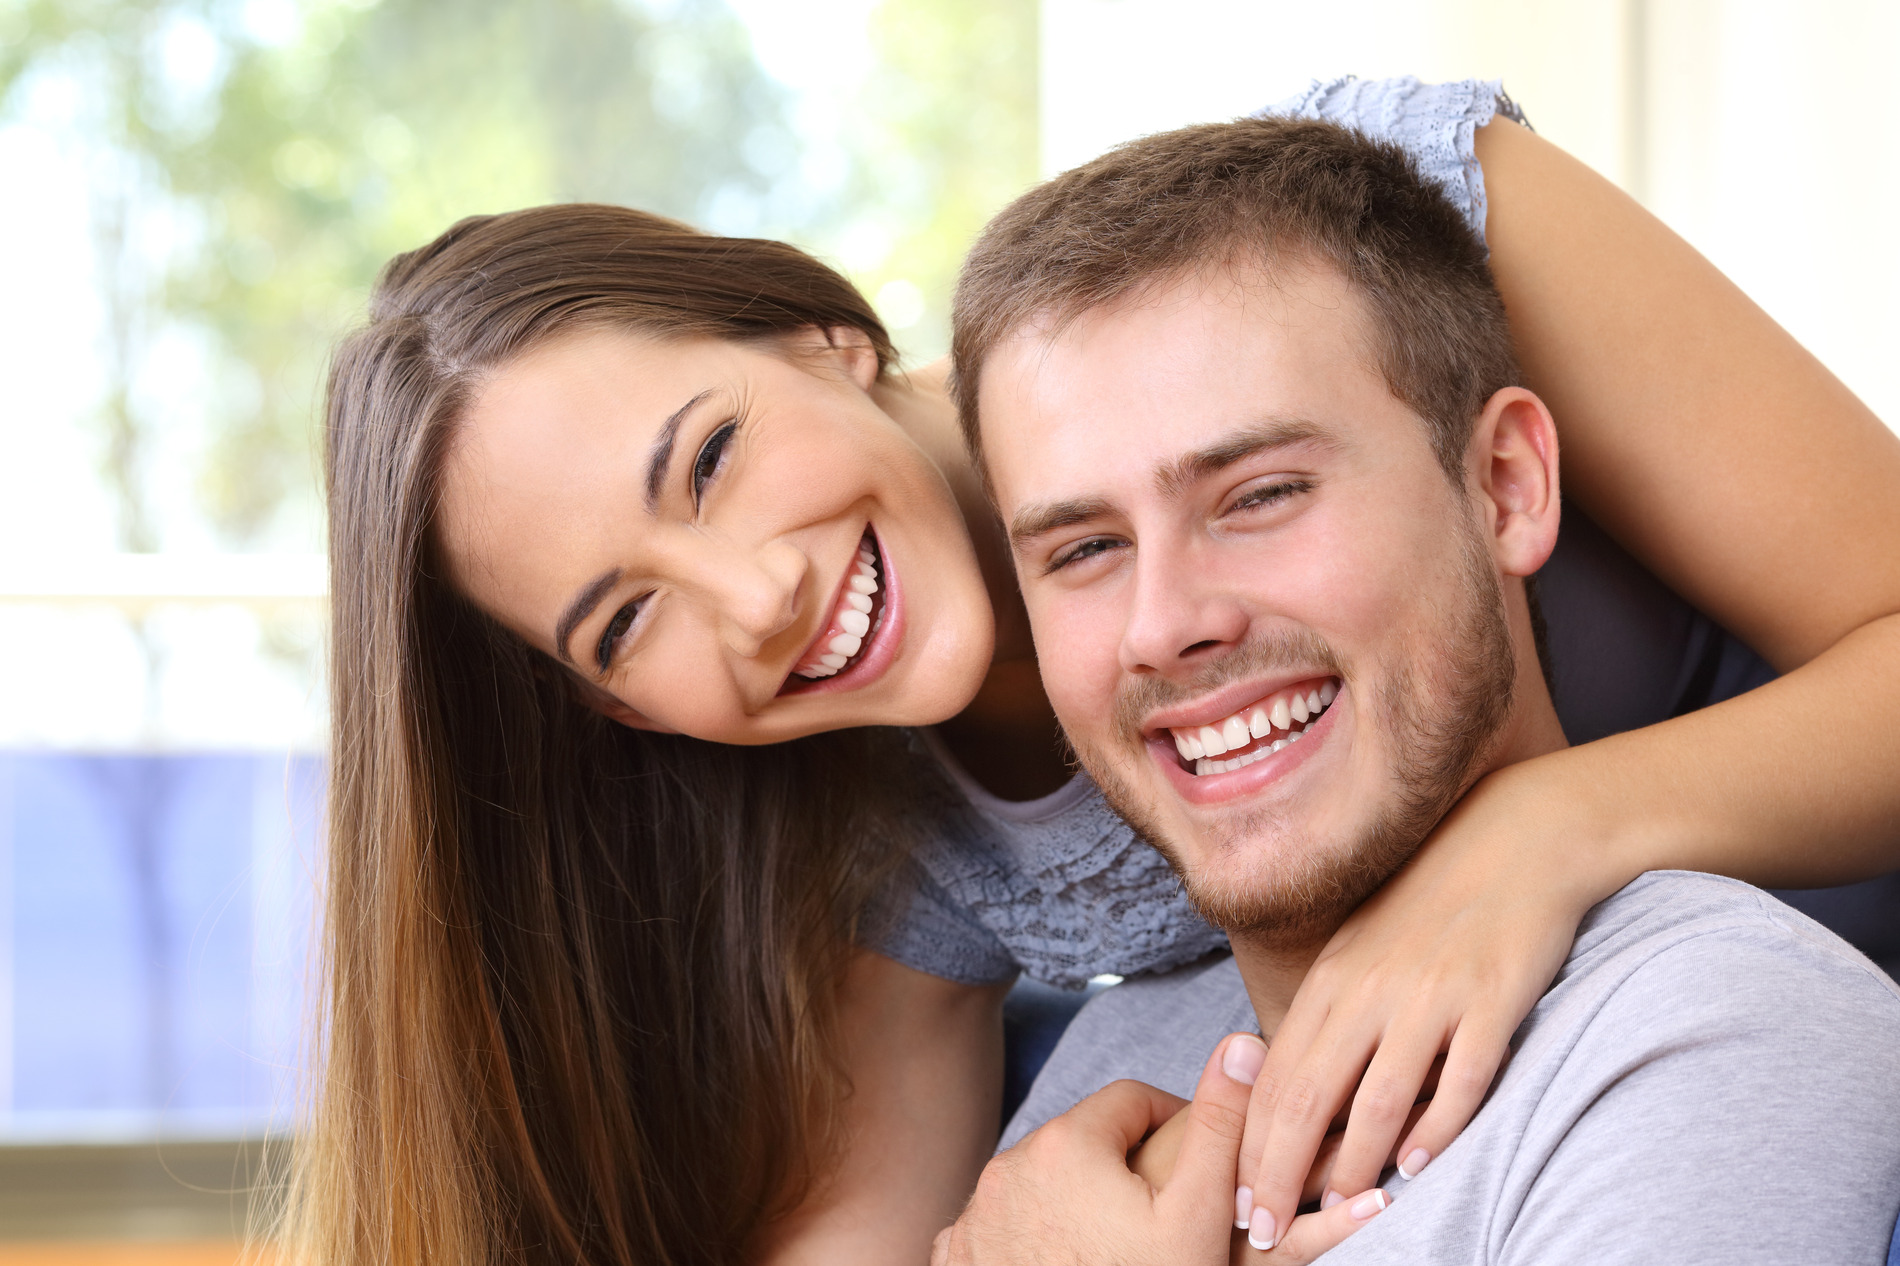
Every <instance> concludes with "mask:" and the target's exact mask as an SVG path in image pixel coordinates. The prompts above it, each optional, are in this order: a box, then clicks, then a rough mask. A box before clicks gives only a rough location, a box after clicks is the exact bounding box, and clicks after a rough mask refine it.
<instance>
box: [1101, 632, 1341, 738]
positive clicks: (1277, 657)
mask: <svg viewBox="0 0 1900 1266" xmlns="http://www.w3.org/2000/svg"><path fill="white" fill-rule="evenodd" d="M1289 671H1292V672H1299V673H1303V674H1306V675H1309V676H1317V675H1322V674H1324V675H1330V676H1334V677H1340V678H1343V677H1344V676H1345V671H1344V669H1343V668H1342V667H1341V664H1340V659H1339V656H1338V655H1337V654H1336V653H1334V651H1333V648H1332V646H1331V645H1330V644H1328V643H1327V641H1326V640H1325V639H1324V638H1322V637H1320V636H1319V634H1317V633H1315V632H1313V631H1312V630H1311V629H1307V628H1298V629H1275V630H1273V631H1271V632H1268V633H1263V634H1261V635H1260V636H1258V637H1252V638H1249V639H1247V640H1246V641H1245V642H1242V643H1240V644H1239V645H1238V646H1236V647H1234V649H1233V650H1231V651H1229V652H1227V653H1226V654H1225V655H1222V656H1221V657H1220V658H1218V659H1215V660H1213V661H1211V662H1209V663H1207V664H1205V665H1203V666H1202V667H1201V668H1200V669H1199V670H1198V671H1197V672H1196V673H1195V674H1194V675H1193V676H1192V677H1190V678H1189V679H1187V680H1186V681H1173V680H1170V679H1168V678H1166V677H1156V676H1149V677H1124V678H1123V679H1122V682H1121V684H1120V685H1119V686H1118V687H1116V690H1115V706H1114V711H1113V714H1112V716H1111V718H1110V725H1111V727H1112V731H1113V733H1114V736H1115V738H1116V740H1117V741H1118V742H1121V743H1123V744H1126V745H1128V746H1130V747H1139V746H1141V745H1142V743H1143V742H1144V739H1143V736H1142V730H1143V723H1144V722H1145V721H1146V720H1147V718H1148V717H1151V716H1153V715H1154V714H1155V713H1156V712H1157V711H1159V710H1160V709H1162V708H1167V707H1173V706H1174V705H1175V704H1178V703H1183V702H1185V701H1187V700H1189V699H1195V698H1199V697H1200V696H1202V695H1206V694H1210V693H1212V692H1213V691H1215V690H1218V689H1220V688H1221V687H1222V686H1225V685H1228V684H1229V683H1232V682H1236V681H1240V680H1243V679H1244V678H1247V677H1261V676H1266V675H1268V674H1271V673H1284V672H1289Z"/></svg>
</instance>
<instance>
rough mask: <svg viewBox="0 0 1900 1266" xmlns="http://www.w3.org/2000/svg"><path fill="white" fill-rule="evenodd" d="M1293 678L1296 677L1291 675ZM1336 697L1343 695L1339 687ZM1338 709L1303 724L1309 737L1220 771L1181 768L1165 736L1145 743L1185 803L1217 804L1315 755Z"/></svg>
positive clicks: (1257, 788)
mask: <svg viewBox="0 0 1900 1266" xmlns="http://www.w3.org/2000/svg"><path fill="white" fill-rule="evenodd" d="M1293 680H1295V681H1298V680H1299V678H1297V677H1295V678H1293ZM1339 697H1340V698H1341V699H1344V698H1345V697H1346V694H1345V691H1344V690H1341V692H1340V695H1339ZM1340 711H1341V709H1340V708H1339V705H1338V703H1337V702H1335V703H1334V704H1333V706H1332V707H1329V708H1327V709H1326V711H1325V712H1323V713H1321V714H1320V718H1319V720H1317V721H1315V722H1313V723H1312V725H1310V726H1309V727H1308V728H1307V733H1308V734H1310V735H1311V736H1312V737H1310V738H1305V739H1301V740H1300V741H1299V742H1298V743H1295V744H1293V745H1292V746H1290V747H1284V748H1282V749H1280V750H1279V751H1277V752H1275V753H1273V754H1272V755H1271V756H1267V757H1265V758H1263V759H1261V760H1257V761H1255V762H1254V763H1253V764H1251V765H1246V766H1243V767H1242V768H1240V769H1230V770H1228V771H1227V772H1226V773H1222V774H1196V773H1193V772H1192V771H1190V770H1186V769H1183V768H1181V762H1180V761H1179V760H1178V759H1176V755H1177V754H1176V752H1175V750H1174V744H1173V742H1172V741H1171V740H1169V739H1167V738H1166V737H1165V734H1166V732H1165V731H1164V732H1163V736H1164V737H1163V738H1162V739H1160V740H1155V739H1150V740H1149V742H1148V744H1147V751H1148V756H1149V758H1150V759H1151V760H1153V761H1154V762H1155V764H1156V766H1157V767H1158V768H1159V769H1160V770H1161V776H1162V777H1163V778H1164V779H1166V780H1167V782H1168V785H1169V786H1171V787H1173V788H1174V792H1175V794H1176V795H1178V796H1179V797H1181V799H1183V800H1185V801H1186V802H1187V803H1189V804H1195V805H1220V804H1226V803H1229V802H1231V801H1235V800H1244V799H1246V798H1248V797H1250V796H1254V795H1257V794H1259V793H1260V792H1262V791H1264V790H1265V789H1266V788H1268V787H1270V786H1272V785H1273V784H1274V783H1278V782H1281V781H1282V780H1284V779H1286V778H1288V777H1290V776H1291V775H1292V774H1293V773H1294V771H1296V770H1298V769H1300V768H1301V767H1302V766H1304V765H1305V764H1306V763H1307V761H1309V760H1312V759H1313V758H1315V757H1317V756H1318V755H1319V754H1320V753H1321V752H1322V751H1324V750H1325V748H1326V746H1327V745H1328V744H1330V743H1331V742H1332V738H1333V732H1334V731H1335V729H1337V728H1338V726H1339V724H1340V722H1339V720H1338V718H1339V715H1340Z"/></svg>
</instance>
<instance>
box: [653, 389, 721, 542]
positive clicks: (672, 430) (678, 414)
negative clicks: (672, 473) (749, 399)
mask: <svg viewBox="0 0 1900 1266" xmlns="http://www.w3.org/2000/svg"><path fill="white" fill-rule="evenodd" d="M711 394H712V391H711V389H710V388H709V389H707V390H705V391H702V392H700V393H699V394H698V395H696V396H694V397H693V398H692V399H691V400H688V401H687V402H686V403H685V404H683V405H681V406H680V407H679V408H677V409H675V410H674V411H673V416H672V417H670V418H668V419H667V420H666V425H664V426H662V427H661V428H660V433H659V434H658V435H656V436H654V437H653V447H652V448H650V449H648V450H647V513H648V514H651V513H653V511H654V510H656V509H658V508H659V504H660V489H661V488H663V487H665V486H666V468H667V467H668V466H670V465H672V463H673V441H674V440H676V439H678V438H679V433H680V423H682V422H684V421H685V420H686V415H687V414H689V413H691V412H692V411H693V406H694V405H696V404H698V403H700V402H701V401H702V400H704V399H705V398H706V397H707V396H710V395H711Z"/></svg>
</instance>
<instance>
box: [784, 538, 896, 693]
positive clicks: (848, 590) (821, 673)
mask: <svg viewBox="0 0 1900 1266" xmlns="http://www.w3.org/2000/svg"><path fill="white" fill-rule="evenodd" d="M877 590H878V584H877V556H876V555H875V554H873V553H871V551H870V550H868V549H864V548H862V547H860V548H859V549H858V557H857V563H856V565H855V566H854V567H853V568H852V569H851V575H850V576H849V577H847V578H846V580H845V586H844V589H843V590H842V591H841V592H840V594H839V597H838V607H837V609H836V610H835V611H833V612H832V613H831V621H830V623H829V624H827V625H826V626H825V627H826V632H827V633H828V634H829V636H828V637H826V638H825V640H824V641H822V642H820V643H819V644H818V646H817V647H814V648H813V649H814V650H816V651H817V652H818V653H817V654H816V655H808V656H807V658H806V659H805V661H804V662H802V663H800V664H799V665H798V666H797V667H796V668H794V669H793V670H792V671H793V672H795V673H797V674H798V675H799V676H800V677H813V678H815V677H829V676H831V675H832V674H834V673H836V672H837V671H838V670H839V669H841V668H843V667H844V666H845V665H846V664H848V663H850V662H851V657H852V656H853V655H856V654H857V653H858V652H859V651H861V650H863V649H864V639H865V638H867V637H869V636H870V635H871V609H872V606H873V604H872V602H871V595H872V594H874V593H876V592H877Z"/></svg>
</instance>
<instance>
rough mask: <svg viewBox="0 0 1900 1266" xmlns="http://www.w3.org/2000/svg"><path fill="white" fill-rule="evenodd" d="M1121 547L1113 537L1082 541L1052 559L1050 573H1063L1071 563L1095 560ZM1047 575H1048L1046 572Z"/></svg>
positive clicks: (1092, 538)
mask: <svg viewBox="0 0 1900 1266" xmlns="http://www.w3.org/2000/svg"><path fill="white" fill-rule="evenodd" d="M1121 546H1122V543H1121V542H1120V541H1118V540H1116V539H1115V538H1114V537H1112V536H1096V537H1091V538H1090V539H1088V540H1086V541H1080V542H1077V543H1076V544H1074V545H1071V546H1070V547H1069V548H1068V549H1065V550H1063V551H1062V552H1061V553H1060V554H1057V555H1056V556H1055V557H1054V558H1052V559H1050V560H1049V567H1048V571H1051V572H1053V571H1061V570H1062V569H1063V568H1064V567H1067V566H1069V565H1070V564H1071V563H1079V562H1081V561H1082V560H1084V559H1088V558H1094V557H1095V556H1096V555H1097V554H1105V553H1107V552H1108V551H1109V550H1112V549H1120V548H1121ZM1045 574H1047V573H1046V572H1045Z"/></svg>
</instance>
